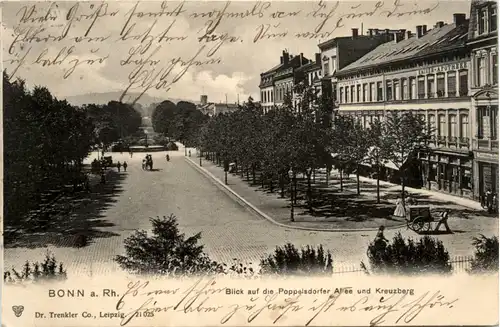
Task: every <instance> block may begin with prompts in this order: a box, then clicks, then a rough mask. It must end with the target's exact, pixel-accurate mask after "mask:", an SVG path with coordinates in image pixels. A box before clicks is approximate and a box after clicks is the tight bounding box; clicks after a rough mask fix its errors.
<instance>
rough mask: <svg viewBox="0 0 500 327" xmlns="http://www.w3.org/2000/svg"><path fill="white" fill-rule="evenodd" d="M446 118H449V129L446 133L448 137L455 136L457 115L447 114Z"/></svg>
mask: <svg viewBox="0 0 500 327" xmlns="http://www.w3.org/2000/svg"><path fill="white" fill-rule="evenodd" d="M448 118H449V119H450V130H449V132H448V135H449V136H450V137H455V136H457V133H456V130H457V116H456V115H449V116H448Z"/></svg>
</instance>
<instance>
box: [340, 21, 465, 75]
mask: <svg viewBox="0 0 500 327" xmlns="http://www.w3.org/2000/svg"><path fill="white" fill-rule="evenodd" d="M467 30H468V24H464V25H461V26H458V27H457V26H456V25H455V24H448V25H444V26H443V27H440V28H439V27H438V28H434V29H431V30H429V31H428V32H427V33H426V34H425V35H423V36H422V37H420V38H417V37H416V36H415V35H414V36H412V37H411V38H409V39H405V40H401V41H399V42H398V43H395V42H394V41H390V42H386V43H384V44H382V45H380V46H378V47H377V48H375V49H374V50H373V51H371V52H369V53H367V54H366V55H364V56H363V57H361V58H360V59H358V60H357V61H355V62H353V63H352V64H350V65H348V66H346V67H344V68H343V69H341V70H340V71H339V73H340V74H342V73H345V72H349V71H352V70H357V69H360V68H368V67H372V66H378V65H382V64H387V63H391V62H394V61H400V60H405V59H410V58H414V57H419V56H423V55H430V54H433V53H439V52H442V51H446V50H449V49H452V48H453V49H455V48H459V47H463V46H465V42H466V41H467Z"/></svg>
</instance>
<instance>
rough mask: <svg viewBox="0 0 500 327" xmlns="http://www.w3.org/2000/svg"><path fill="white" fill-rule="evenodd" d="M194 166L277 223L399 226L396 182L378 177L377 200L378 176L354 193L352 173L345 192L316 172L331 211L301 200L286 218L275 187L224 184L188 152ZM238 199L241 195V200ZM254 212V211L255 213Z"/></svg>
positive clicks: (460, 203)
mask: <svg viewBox="0 0 500 327" xmlns="http://www.w3.org/2000/svg"><path fill="white" fill-rule="evenodd" d="M186 160H189V161H190V162H191V164H192V165H193V166H196V168H197V169H198V170H200V169H202V170H203V171H204V172H205V175H207V176H208V177H210V178H212V179H216V181H217V182H218V183H219V184H220V186H221V187H225V188H227V189H228V190H229V191H230V192H231V193H233V195H235V196H236V197H238V198H242V199H244V200H245V201H246V202H248V203H249V204H250V205H251V206H253V207H255V209H256V210H254V211H259V212H260V213H262V214H261V216H267V218H266V217H264V218H266V219H268V218H269V219H270V220H272V221H273V222H274V223H275V224H278V225H282V226H283V227H288V228H297V229H307V230H317V231H369V230H376V229H377V228H378V227H379V226H380V225H384V226H386V228H388V229H393V228H400V227H402V226H403V225H404V224H405V222H404V220H403V219H399V220H398V219H394V218H392V217H391V215H392V212H393V211H394V208H395V203H396V200H397V198H398V196H399V194H400V192H401V186H400V185H394V184H391V183H387V182H382V181H381V182H380V198H381V204H377V203H376V191H375V187H376V186H375V185H376V180H371V179H369V178H363V177H360V189H361V194H360V195H357V194H356V180H355V176H352V175H351V176H350V178H349V179H347V178H344V180H343V185H344V187H343V192H340V181H339V179H338V178H336V176H335V174H333V176H332V177H331V178H330V183H329V185H328V187H326V185H325V174H324V173H323V174H321V173H317V174H316V184H314V187H315V188H317V189H321V190H320V192H325V193H328V194H330V195H331V196H333V202H332V207H335V208H332V209H330V208H328V212H330V213H329V214H323V213H324V211H323V210H315V211H316V212H317V213H318V214H313V215H311V214H310V213H308V212H306V211H307V210H306V208H304V207H303V206H302V205H299V206H297V207H295V208H294V211H295V212H294V213H295V214H294V218H295V222H291V221H290V211H291V210H290V201H289V199H288V198H286V197H285V198H280V191H279V189H276V190H275V193H270V192H268V191H267V190H262V189H261V187H260V185H253V186H252V185H250V183H249V182H247V181H246V176H245V177H244V178H241V177H240V176H239V175H238V176H237V175H234V174H230V173H228V176H227V179H228V184H227V185H223V184H224V171H223V169H222V167H218V166H217V165H215V164H214V163H213V162H210V161H207V160H205V159H203V160H202V167H201V168H200V167H199V159H198V157H196V156H195V155H193V157H191V158H186ZM405 189H406V190H407V191H408V193H410V194H412V195H413V197H414V198H416V199H417V200H418V203H419V204H421V205H428V206H430V207H431V210H435V211H437V210H442V209H443V208H448V209H450V210H451V212H450V215H454V216H456V217H458V218H465V219H470V218H474V217H483V216H485V215H487V214H486V213H485V212H484V210H482V208H481V206H480V205H479V203H476V202H474V201H471V200H466V199H462V198H458V197H454V196H451V195H446V194H440V193H435V192H431V191H427V190H419V189H413V188H405ZM240 202H242V201H240ZM259 212H258V213H259Z"/></svg>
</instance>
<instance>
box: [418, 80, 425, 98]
mask: <svg viewBox="0 0 500 327" xmlns="http://www.w3.org/2000/svg"><path fill="white" fill-rule="evenodd" d="M418 98H419V99H424V98H425V77H423V76H420V77H419V78H418Z"/></svg>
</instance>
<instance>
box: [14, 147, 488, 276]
mask: <svg viewBox="0 0 500 327" xmlns="http://www.w3.org/2000/svg"><path fill="white" fill-rule="evenodd" d="M193 152H194V151H193ZM112 155H113V160H114V161H117V160H119V161H120V162H123V161H124V160H126V161H127V162H128V164H129V168H128V172H127V173H122V174H126V178H125V179H124V180H123V181H122V182H123V183H122V184H121V185H120V190H119V191H118V190H117V192H116V195H115V196H114V197H113V199H112V200H110V202H109V204H108V205H107V206H106V207H105V208H104V209H103V210H102V211H101V212H100V213H99V217H100V218H99V219H100V225H99V227H95V228H96V229H98V230H100V231H101V232H102V234H96V235H97V236H96V237H95V238H93V239H92V241H91V243H90V244H89V245H88V246H86V247H83V248H73V247H64V246H59V247H55V246H52V245H49V246H47V247H46V248H34V249H33V248H27V247H18V248H9V249H5V253H4V267H5V269H10V268H13V267H14V268H17V269H19V268H21V266H22V264H23V263H24V262H26V260H30V261H40V260H42V259H43V254H44V252H45V251H47V250H50V251H51V252H52V253H53V254H54V255H55V256H56V258H57V260H58V261H61V262H63V263H64V264H65V266H66V267H67V269H68V273H69V274H89V275H90V274H92V275H96V274H101V273H110V272H112V271H114V270H115V269H118V268H117V266H116V264H115V263H114V262H113V257H114V256H115V255H117V254H121V253H123V252H124V249H123V240H124V238H126V237H127V236H128V235H130V234H131V233H132V232H133V231H134V230H135V229H146V230H147V229H149V228H150V223H149V217H152V216H159V215H168V214H170V213H173V214H175V215H176V216H177V217H178V222H179V227H180V229H181V230H182V232H184V233H186V234H187V235H192V234H194V233H197V232H202V242H203V243H204V244H205V249H206V250H207V252H208V253H209V254H210V256H211V257H212V258H213V259H215V260H218V261H224V262H228V263H229V262H231V261H232V260H233V258H237V259H239V260H242V261H244V262H252V263H255V262H257V261H258V259H259V258H260V257H261V256H262V255H263V254H265V253H269V252H270V251H272V250H273V249H274V248H275V247H276V246H277V245H282V244H284V243H286V242H291V243H294V244H296V245H298V246H301V245H306V244H310V245H318V244H323V246H324V247H325V248H327V249H330V250H331V251H332V253H333V256H334V262H337V263H345V264H356V265H357V264H359V262H360V261H361V260H365V261H366V258H365V253H366V246H367V245H368V243H369V242H370V241H371V240H372V239H373V237H374V236H375V232H349V233H345V232H340V233H331V232H310V231H301V230H293V229H287V228H282V227H278V226H276V225H273V224H272V223H270V222H268V221H267V220H265V219H263V218H261V217H259V216H257V215H256V214H254V213H253V212H251V211H250V210H249V209H247V208H245V207H243V206H242V205H240V204H239V203H238V202H237V201H235V199H233V198H231V197H230V196H229V195H227V194H226V193H225V192H224V191H222V190H221V189H220V188H219V187H218V186H216V185H215V184H214V182H213V181H211V180H210V179H208V178H207V177H205V176H204V175H202V174H201V173H200V172H198V171H197V170H196V169H195V168H193V167H191V166H190V164H189V163H187V162H186V161H185V159H184V150H183V149H180V151H177V152H170V156H171V160H170V162H168V163H167V162H166V160H165V158H164V157H165V152H158V153H153V159H154V168H155V169H157V170H156V171H143V170H142V169H141V160H142V158H143V156H144V155H143V154H140V153H136V154H134V156H133V158H130V157H129V155H128V154H126V153H124V154H116V153H113V154H112ZM193 155H194V154H193ZM89 159H90V160H92V159H93V157H90V158H89ZM467 224H468V225H467V228H462V227H458V229H463V231H462V232H459V233H456V234H453V235H439V236H438V237H439V238H440V239H442V240H443V242H444V243H445V246H446V247H447V248H448V249H449V251H450V254H451V255H452V256H454V255H470V254H472V247H471V245H470V243H471V237H473V236H476V235H478V234H479V232H482V233H484V234H485V235H491V234H493V233H496V230H497V229H498V225H497V224H498V220H497V219H488V220H485V221H483V220H474V221H468V222H467ZM395 232H396V231H387V232H386V237H392V236H393V235H394V233H395ZM401 232H402V233H403V234H404V235H407V236H413V237H415V236H416V234H415V233H413V232H410V231H407V230H406V229H402V230H401ZM99 235H103V236H102V237H99ZM104 235H105V236H104Z"/></svg>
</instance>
